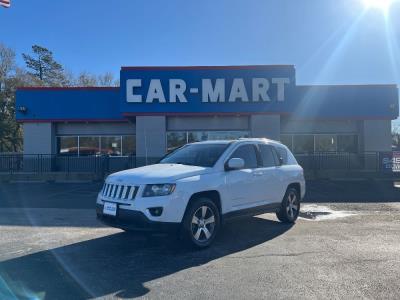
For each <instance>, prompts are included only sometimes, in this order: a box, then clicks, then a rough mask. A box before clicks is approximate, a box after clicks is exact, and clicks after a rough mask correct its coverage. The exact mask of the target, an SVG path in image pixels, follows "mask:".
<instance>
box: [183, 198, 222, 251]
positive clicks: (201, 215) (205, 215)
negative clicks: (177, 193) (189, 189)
mask: <svg viewBox="0 0 400 300" xmlns="http://www.w3.org/2000/svg"><path fill="white" fill-rule="evenodd" d="M183 227H184V228H183V231H184V237H185V238H186V240H188V241H189V242H190V243H191V244H192V245H194V246H196V247H198V248H205V247H208V246H210V245H211V243H212V242H213V240H214V238H215V236H216V235H217V232H218V230H219V227H220V215H219V210H218V207H217V206H216V205H215V204H214V202H213V201H211V200H210V199H208V198H201V199H197V200H195V201H194V202H193V203H192V204H191V205H190V207H189V208H188V211H187V212H186V215H185V218H184V223H183Z"/></svg>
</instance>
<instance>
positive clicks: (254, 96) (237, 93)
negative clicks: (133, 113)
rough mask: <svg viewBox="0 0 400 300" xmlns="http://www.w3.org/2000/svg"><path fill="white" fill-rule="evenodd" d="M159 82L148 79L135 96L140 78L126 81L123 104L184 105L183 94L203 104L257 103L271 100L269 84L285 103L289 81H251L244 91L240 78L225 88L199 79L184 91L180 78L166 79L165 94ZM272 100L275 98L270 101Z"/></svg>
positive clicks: (223, 82)
mask: <svg viewBox="0 0 400 300" xmlns="http://www.w3.org/2000/svg"><path fill="white" fill-rule="evenodd" d="M161 81H162V80H161V79H150V82H149V84H148V86H146V88H145V92H146V93H145V98H144V95H141V94H140V93H139V94H137V93H136V89H138V88H141V87H142V79H140V78H138V79H128V80H127V82H126V101H127V102H133V103H143V102H145V103H154V102H158V103H167V102H170V103H179V102H180V103H187V102H188V96H187V94H191V95H193V94H198V93H200V94H201V101H202V102H204V103H208V102H211V103H217V102H237V101H240V102H250V101H252V102H259V101H267V102H269V101H271V96H270V94H269V91H270V88H271V83H272V84H273V85H276V87H275V88H276V89H277V93H276V100H277V101H284V100H285V87H286V85H289V84H290V78H287V77H286V78H272V79H271V80H269V79H268V78H251V84H250V85H251V89H250V91H248V90H247V88H246V85H245V79H244V78H234V79H233V80H232V82H231V84H230V86H229V87H228V88H227V86H226V85H227V84H226V80H225V79H224V78H218V79H211V78H203V79H201V88H200V89H199V88H198V87H191V88H188V86H187V84H186V81H185V80H184V79H168V83H167V84H166V85H167V87H168V91H167V94H166V92H165V91H164V89H163V84H162V83H161ZM274 100H275V99H274Z"/></svg>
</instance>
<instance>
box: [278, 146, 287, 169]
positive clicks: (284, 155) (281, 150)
mask: <svg viewBox="0 0 400 300" xmlns="http://www.w3.org/2000/svg"><path fill="white" fill-rule="evenodd" d="M275 150H276V152H277V153H278V157H282V159H283V164H284V165H287V164H288V153H287V151H286V149H285V148H283V147H279V146H275Z"/></svg>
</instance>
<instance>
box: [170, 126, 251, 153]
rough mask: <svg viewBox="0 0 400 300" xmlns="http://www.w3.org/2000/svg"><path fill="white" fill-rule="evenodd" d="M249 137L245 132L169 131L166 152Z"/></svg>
mask: <svg viewBox="0 0 400 300" xmlns="http://www.w3.org/2000/svg"><path fill="white" fill-rule="evenodd" d="M249 136H250V135H249V133H248V132H247V131H188V132H186V131H170V132H167V151H168V152H171V151H172V150H175V149H176V148H178V147H180V146H183V145H185V144H186V143H194V142H201V141H210V140H211V141H215V140H236V139H238V138H242V137H243V138H244V137H249Z"/></svg>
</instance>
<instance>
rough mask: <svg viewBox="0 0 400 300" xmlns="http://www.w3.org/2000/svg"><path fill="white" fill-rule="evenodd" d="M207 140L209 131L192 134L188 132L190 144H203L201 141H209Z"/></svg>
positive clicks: (193, 132) (192, 132)
mask: <svg viewBox="0 0 400 300" xmlns="http://www.w3.org/2000/svg"><path fill="white" fill-rule="evenodd" d="M207 140H208V134H207V131H190V132H188V142H189V143H194V142H201V141H207Z"/></svg>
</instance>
